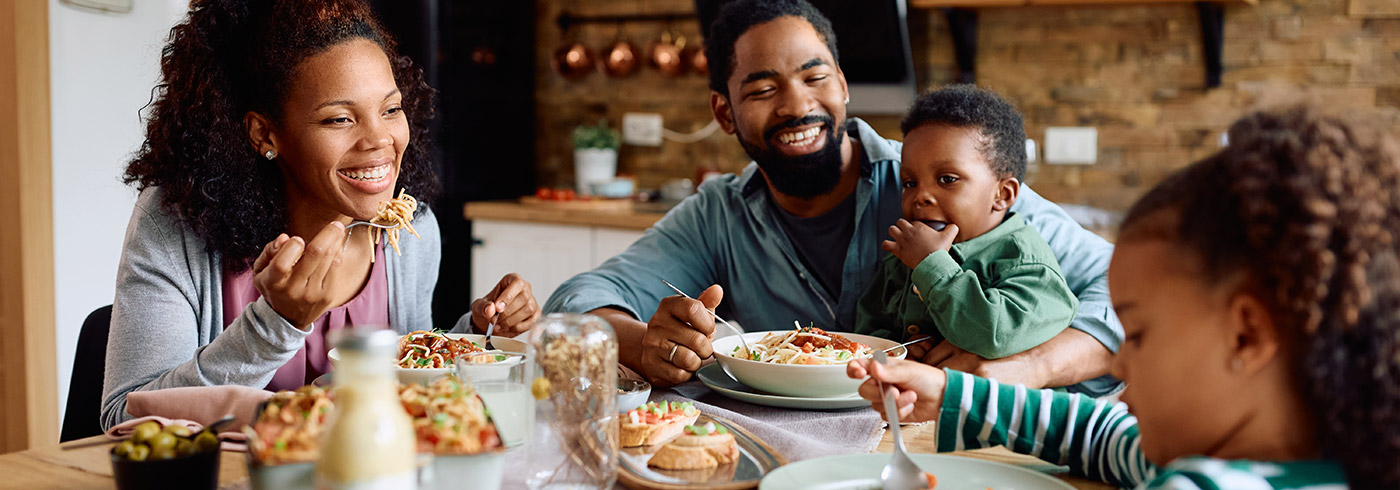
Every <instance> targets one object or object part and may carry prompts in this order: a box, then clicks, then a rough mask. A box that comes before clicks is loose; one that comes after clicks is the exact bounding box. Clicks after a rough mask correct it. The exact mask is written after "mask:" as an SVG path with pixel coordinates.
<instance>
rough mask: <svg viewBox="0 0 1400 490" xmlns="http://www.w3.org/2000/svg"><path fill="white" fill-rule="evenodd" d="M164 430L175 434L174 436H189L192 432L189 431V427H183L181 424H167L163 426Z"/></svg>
mask: <svg viewBox="0 0 1400 490" xmlns="http://www.w3.org/2000/svg"><path fill="white" fill-rule="evenodd" d="M165 431H166V432H169V433H171V434H175V436H176V437H189V436H190V434H193V433H194V432H192V431H190V428H189V427H185V426H183V425H167V426H165Z"/></svg>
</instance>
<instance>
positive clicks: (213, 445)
mask: <svg viewBox="0 0 1400 490" xmlns="http://www.w3.org/2000/svg"><path fill="white" fill-rule="evenodd" d="M194 445H195V447H196V448H199V452H201V453H202V452H205V451H217V450H218V449H219V436H216V435H214V433H213V432H209V431H207V430H206V431H204V432H200V433H199V435H197V436H194Z"/></svg>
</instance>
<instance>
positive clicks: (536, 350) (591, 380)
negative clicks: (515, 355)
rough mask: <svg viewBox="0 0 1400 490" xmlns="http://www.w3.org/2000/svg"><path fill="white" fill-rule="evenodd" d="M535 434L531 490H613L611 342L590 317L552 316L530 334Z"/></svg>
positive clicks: (604, 327)
mask: <svg viewBox="0 0 1400 490" xmlns="http://www.w3.org/2000/svg"><path fill="white" fill-rule="evenodd" d="M529 348H530V358H531V360H532V362H534V363H535V370H534V373H535V378H534V380H533V381H532V382H531V385H530V393H531V395H532V396H533V397H534V400H535V430H534V433H533V434H532V436H531V439H530V445H529V461H528V465H529V470H528V472H527V474H526V475H525V477H526V484H527V485H529V487H530V488H531V489H546V488H550V489H553V488H579V489H584V488H598V489H602V488H612V486H613V483H614V482H615V481H616V480H617V468H618V461H619V460H618V433H617V431H618V429H617V337H616V336H615V335H614V333H613V328H612V325H609V324H608V322H606V321H603V319H602V318H598V317H596V316H593V315H578V314H550V315H546V316H545V317H544V318H542V319H540V320H539V322H537V323H536V324H535V328H533V329H531V330H530V347H529Z"/></svg>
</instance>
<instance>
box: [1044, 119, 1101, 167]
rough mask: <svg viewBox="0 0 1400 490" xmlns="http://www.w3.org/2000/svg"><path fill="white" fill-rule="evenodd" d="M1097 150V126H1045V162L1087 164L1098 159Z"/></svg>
mask: <svg viewBox="0 0 1400 490" xmlns="http://www.w3.org/2000/svg"><path fill="white" fill-rule="evenodd" d="M1098 150H1099V130H1098V129H1097V128H1094V127H1048V128H1045V163H1049V164H1069V165H1089V164H1093V163H1094V162H1095V161H1096V160H1097V159H1098Z"/></svg>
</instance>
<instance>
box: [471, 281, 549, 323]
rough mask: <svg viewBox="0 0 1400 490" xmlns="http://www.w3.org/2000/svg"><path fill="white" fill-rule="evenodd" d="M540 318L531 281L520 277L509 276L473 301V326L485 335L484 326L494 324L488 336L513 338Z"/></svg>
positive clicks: (538, 306)
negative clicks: (494, 326) (483, 295)
mask: <svg viewBox="0 0 1400 490" xmlns="http://www.w3.org/2000/svg"><path fill="white" fill-rule="evenodd" d="M539 318H540V305H539V303H537V302H535V294H534V293H533V292H531V291H530V282H529V281H526V280H525V279H522V278H521V277H520V275H519V274H516V273H513V272H512V273H510V274H506V276H505V277H502V278H501V281H500V282H498V283H496V287H494V288H491V292H489V293H486V297H484V298H477V299H476V301H473V302H472V326H473V327H474V328H475V329H476V331H478V332H482V333H485V332H486V324H488V323H494V324H496V328H495V330H493V331H492V332H491V335H502V336H505V337H514V336H516V335H519V334H520V333H521V332H524V331H526V330H529V329H530V327H532V326H534V324H535V320H537V319H539Z"/></svg>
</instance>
